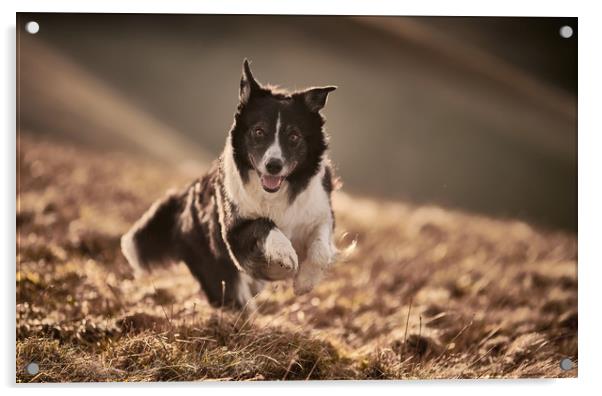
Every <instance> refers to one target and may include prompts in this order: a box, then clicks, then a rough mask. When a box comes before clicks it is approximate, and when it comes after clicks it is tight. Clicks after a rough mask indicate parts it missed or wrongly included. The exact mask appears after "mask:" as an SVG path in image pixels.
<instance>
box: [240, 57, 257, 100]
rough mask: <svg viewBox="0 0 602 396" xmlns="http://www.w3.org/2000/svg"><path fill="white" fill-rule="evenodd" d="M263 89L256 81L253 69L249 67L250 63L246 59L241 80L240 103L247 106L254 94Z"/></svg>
mask: <svg viewBox="0 0 602 396" xmlns="http://www.w3.org/2000/svg"><path fill="white" fill-rule="evenodd" d="M259 89H261V87H260V86H259V83H258V82H257V81H255V78H254V77H253V74H252V73H251V68H250V67H249V61H248V60H247V59H245V61H244V62H243V64H242V77H241V78H240V93H239V96H240V103H242V104H247V103H248V102H249V99H251V95H252V94H253V92H256V91H258V90H259Z"/></svg>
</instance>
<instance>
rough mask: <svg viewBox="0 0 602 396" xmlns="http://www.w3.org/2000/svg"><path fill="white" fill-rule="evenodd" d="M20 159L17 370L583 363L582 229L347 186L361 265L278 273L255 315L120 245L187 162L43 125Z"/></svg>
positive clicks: (317, 375)
mask: <svg viewBox="0 0 602 396" xmlns="http://www.w3.org/2000/svg"><path fill="white" fill-rule="evenodd" d="M18 161H19V172H20V174H19V185H18V209H17V236H18V239H17V241H18V242H17V243H18V251H17V252H18V253H17V277H16V279H17V356H16V359H17V373H16V379H17V381H18V382H59V381H193V380H202V379H221V380H281V379H300V380H304V379H351V378H353V379H381V378H388V379H392V378H403V379H405V378H482V377H505V378H515V377H557V376H568V377H574V376H576V375H577V370H576V369H573V370H571V371H568V372H562V371H561V370H560V368H559V361H560V359H561V358H562V357H570V358H571V359H573V361H574V362H577V278H576V273H577V238H576V235H573V234H568V233H563V232H557V231H549V230H542V229H538V228H536V227H533V226H531V225H529V224H525V223H523V222H520V221H514V220H497V219H490V218H486V217H483V216H478V215H472V214H466V213H460V212H457V211H451V210H446V209H442V208H438V207H434V206H412V205H408V204H405V203H390V202H376V201H373V200H368V199H360V198H356V197H351V196H348V195H346V194H344V193H338V194H337V195H336V196H335V198H334V205H335V210H336V215H337V227H338V229H337V238H342V236H343V234H344V233H346V232H347V233H350V234H352V235H357V237H358V249H357V250H356V252H355V253H354V255H353V256H352V257H351V258H350V260H349V262H346V263H340V264H338V265H336V266H335V267H334V269H333V270H332V272H331V273H330V274H329V276H328V277H327V278H326V279H325V280H324V282H323V283H322V284H320V285H319V286H318V288H317V289H316V290H315V291H313V292H312V293H310V294H308V295H306V296H303V297H300V298H296V297H295V296H294V295H293V293H292V290H291V285H290V284H288V283H273V284H271V285H269V286H268V287H267V288H266V289H265V290H264V291H263V292H262V293H261V294H260V295H259V297H258V299H257V301H258V306H259V312H258V314H257V315H252V316H248V317H244V316H241V315H239V314H237V313H232V312H227V311H222V310H219V309H217V310H216V309H212V308H210V307H209V306H208V304H207V302H206V301H205V298H204V296H203V294H202V292H201V291H200V289H199V287H198V285H197V283H196V282H195V281H194V280H193V278H192V277H191V276H190V275H189V274H188V272H187V269H186V268H185V267H184V266H183V265H181V264H180V265H175V266H173V267H172V268H170V269H167V270H162V271H160V272H157V273H153V274H150V275H148V276H144V277H142V278H137V279H134V278H133V276H132V273H131V271H130V269H129V268H128V266H127V264H126V262H125V260H124V258H123V257H122V256H121V254H120V251H119V237H120V235H121V233H122V232H124V231H125V230H126V229H127V228H128V227H129V225H130V224H131V223H132V222H133V221H134V220H136V219H137V218H138V217H139V216H140V215H141V214H142V213H143V212H144V211H145V210H146V209H147V207H148V206H149V205H150V203H151V202H152V201H153V200H155V199H156V198H158V197H159V196H161V195H162V194H163V192H164V191H165V190H166V189H167V188H169V187H172V186H180V185H183V184H184V183H185V182H186V181H187V180H186V178H184V177H183V176H182V175H179V174H177V173H175V172H171V171H169V170H168V169H165V168H164V167H161V166H159V165H157V164H154V163H151V162H148V161H145V160H142V159H132V158H128V157H126V156H124V155H119V154H112V153H100V152H95V151H93V150H91V149H82V148H77V149H76V148H74V147H70V146H68V145H65V144H59V143H49V142H44V141H39V139H35V140H34V139H32V138H29V137H27V135H24V136H22V137H21V141H20V147H19V152H18ZM31 361H35V362H37V363H39V365H40V372H39V374H37V375H35V376H31V375H28V374H27V373H26V372H25V370H24V367H25V365H26V364H27V363H28V362H31Z"/></svg>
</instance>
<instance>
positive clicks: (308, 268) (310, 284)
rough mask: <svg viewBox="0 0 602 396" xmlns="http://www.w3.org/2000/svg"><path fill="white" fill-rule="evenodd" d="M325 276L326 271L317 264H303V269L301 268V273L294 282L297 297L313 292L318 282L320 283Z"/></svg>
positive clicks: (298, 273)
mask: <svg viewBox="0 0 602 396" xmlns="http://www.w3.org/2000/svg"><path fill="white" fill-rule="evenodd" d="M323 275H324V269H323V268H321V267H320V266H319V265H317V264H316V263H312V262H309V261H306V262H304V263H303V264H301V268H299V272H297V275H296V276H295V280H294V281H293V291H294V292H295V295H297V296H300V295H302V294H306V293H309V292H310V291H312V290H313V288H314V287H315V286H316V285H317V284H318V282H320V280H321V279H322V276H323Z"/></svg>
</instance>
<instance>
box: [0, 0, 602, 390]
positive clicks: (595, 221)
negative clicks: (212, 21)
mask: <svg viewBox="0 0 602 396" xmlns="http://www.w3.org/2000/svg"><path fill="white" fill-rule="evenodd" d="M595 4H596V3H595V2H593V1H592V2H582V3H577V2H574V1H568V0H566V1H545V2H527V1H524V0H519V1H516V0H505V1H503V2H502V1H498V2H496V3H492V2H483V1H468V0H454V1H413V2H393V1H384V0H373V1H352V0H336V1H335V0H331V1H326V0H323V1H309V0H306V1H303V2H298V1H288V2H287V1H282V0H281V1H277V0H256V1H249V0H247V1H241V0H238V1H224V0H222V1H215V2H200V1H199V2H194V1H192V0H188V1H186V0H177V1H174V0H161V1H158V0H140V1H117V0H105V1H76V0H71V1H66V0H53V1H43V0H37V1H33V0H24V1H20V2H18V3H16V4H15V3H13V4H10V3H7V2H2V3H1V7H2V13H1V14H0V15H1V18H2V20H3V24H4V29H3V33H4V34H3V36H4V37H3V44H4V49H3V55H5V56H4V57H3V59H4V61H3V62H2V69H3V70H2V73H1V74H0V76H1V78H2V84H1V85H0V86H1V87H3V89H4V92H3V93H2V95H1V98H2V99H1V100H2V102H3V105H2V106H1V107H0V108H1V111H2V113H1V119H2V120H4V122H5V130H4V133H2V135H1V138H2V141H1V147H2V149H3V156H2V161H1V163H2V172H1V173H0V174H1V182H2V187H3V189H2V191H3V192H2V194H0V197H1V198H0V199H1V200H2V205H1V206H0V214H1V224H2V227H0V230H1V231H0V232H2V235H1V238H0V241H1V243H2V246H1V249H0V251H1V252H2V257H3V258H4V260H3V263H2V266H3V268H4V270H5V271H6V272H5V276H4V282H5V283H4V290H3V291H2V296H3V297H4V301H3V304H2V318H7V320H6V321H3V322H4V323H3V325H2V326H1V327H2V329H1V330H2V338H1V340H2V349H1V350H0V352H1V355H2V357H1V358H0V362H1V364H2V367H1V369H0V373H1V374H2V382H1V384H2V385H4V386H5V387H8V388H9V389H7V390H8V391H9V392H12V391H15V390H17V389H19V391H20V392H24V393H34V392H35V393H36V394H41V392H43V394H44V395H50V394H57V395H64V394H65V392H67V393H70V392H75V393H77V394H81V393H83V392H85V393H86V394H90V395H91V394H94V395H96V394H99V395H100V394H103V395H104V394H105V393H106V392H107V391H110V392H132V391H143V392H145V393H150V394H163V393H165V392H166V391H167V389H166V388H167V387H171V386H173V385H168V384H151V385H134V387H136V388H137V389H136V390H134V389H132V388H131V386H132V385H130V389H128V386H123V385H121V386H120V385H115V384H113V385H106V386H84V385H71V386H67V387H65V386H44V387H39V386H38V387H34V386H25V387H23V386H20V387H19V388H15V386H14V385H12V384H13V383H14V378H15V375H14V348H15V346H14V323H15V322H14V317H15V308H14V287H15V286H14V257H15V255H14V252H15V240H14V224H15V223H14V221H15V220H14V219H15V217H14V213H15V207H14V200H15V198H14V197H15V138H14V135H15V31H14V28H15V12H16V11H30V12H34V11H35V12H41V11H45V12H67V11H69V12H120V13H123V12H140V13H233V14H247V13H253V14H255V13H264V14H283V13H286V14H290V13H297V14H341V13H343V14H349V15H363V14H376V15H465V16H484V15H487V16H577V17H579V27H578V37H579V146H578V147H579V314H580V315H579V316H580V322H581V323H580V324H581V326H580V329H579V379H578V380H549V381H531V380H514V381H511V380H502V381H427V382H424V381H420V382H417V381H413V382H395V383H391V382H386V383H384V382H364V383H359V382H338V383H332V382H330V383H315V382H314V383H311V384H303V385H301V384H299V383H286V384H273V383H269V384H225V385H224V384H213V385H211V384H202V385H196V384H193V385H191V384H181V385H178V386H176V388H177V389H179V390H181V391H183V390H185V389H186V390H189V389H190V390H192V391H194V392H195V393H199V392H219V393H220V394H222V393H224V392H225V393H229V392H232V393H240V392H244V393H245V395H246V394H260V393H261V394H262V395H263V394H265V393H266V391H269V392H278V393H281V392H283V391H285V392H286V393H287V394H306V393H307V392H315V391H316V390H318V389H319V388H324V387H326V388H330V389H327V390H329V391H331V392H332V391H335V387H336V391H337V392H345V394H348V393H355V392H357V393H362V394H363V393H366V392H371V391H372V387H373V386H377V387H378V390H377V391H378V392H386V393H391V394H393V393H395V394H400V393H402V392H404V393H407V394H419V395H421V396H422V395H428V394H446V395H447V394H462V395H467V394H479V395H482V394H483V392H487V393H488V394H491V395H497V394H503V395H506V394H507V393H508V392H513V393H514V392H516V391H519V392H521V391H522V392H525V391H531V392H535V391H536V392H541V391H543V392H545V394H546V396H547V395H554V394H561V395H567V394H569V393H571V394H574V393H576V392H580V391H586V390H587V389H588V388H590V387H591V389H596V388H597V390H599V389H600V388H601V386H600V385H602V381H601V380H600V378H602V374H601V373H599V372H598V368H600V367H602V365H601V364H600V358H601V357H602V355H601V352H602V351H601V345H602V342H601V340H600V333H602V326H601V320H600V316H601V314H600V308H599V303H600V301H602V298H601V296H600V290H601V289H602V285H599V284H598V282H600V281H601V280H602V277H601V276H600V274H601V272H600V267H601V265H602V249H601V245H602V244H601V243H600V240H601V238H602V230H601V229H600V223H601V222H602V216H601V209H600V205H602V189H601V187H600V185H601V183H600V181H601V180H602V176H601V171H600V170H602V161H601V158H602V153H601V152H600V151H601V150H602V145H601V144H600V143H601V138H600V136H601V134H602V123H601V122H600V117H599V116H598V114H599V113H600V106H601V105H602V101H601V100H600V92H602V86H601V84H600V81H601V79H600V70H602V59H601V55H600V50H599V48H600V47H599V39H600V37H601V36H602V35H601V34H600V33H601V32H600V30H601V28H600V26H601V25H602V19H601V17H602V15H600V12H599V7H596V5H595ZM82 387H83V389H82ZM108 388H110V389H108ZM535 388H537V389H535ZM542 388H543V389H542ZM522 392H521V393H522Z"/></svg>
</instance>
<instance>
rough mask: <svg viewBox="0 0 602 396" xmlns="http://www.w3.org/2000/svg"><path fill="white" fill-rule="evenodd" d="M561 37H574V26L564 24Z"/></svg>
mask: <svg viewBox="0 0 602 396" xmlns="http://www.w3.org/2000/svg"><path fill="white" fill-rule="evenodd" d="M560 37H562V38H566V39H568V38H571V37H573V28H572V27H570V26H569V25H564V26H563V27H561V28H560Z"/></svg>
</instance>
